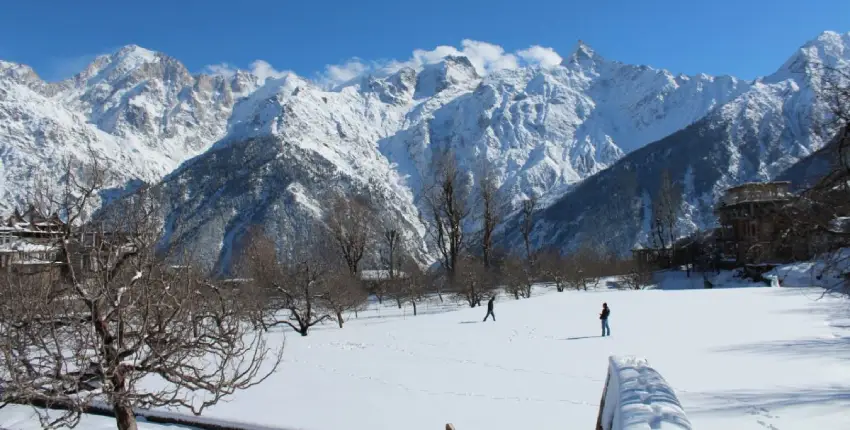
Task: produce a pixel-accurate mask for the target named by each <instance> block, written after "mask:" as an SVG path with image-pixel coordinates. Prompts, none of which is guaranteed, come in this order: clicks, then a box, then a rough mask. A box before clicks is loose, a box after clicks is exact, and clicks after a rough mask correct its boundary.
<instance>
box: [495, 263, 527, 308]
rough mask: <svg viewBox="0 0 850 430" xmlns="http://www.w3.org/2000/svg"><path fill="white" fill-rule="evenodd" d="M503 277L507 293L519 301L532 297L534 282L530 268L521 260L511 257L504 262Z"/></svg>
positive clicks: (502, 266) (502, 267)
mask: <svg viewBox="0 0 850 430" xmlns="http://www.w3.org/2000/svg"><path fill="white" fill-rule="evenodd" d="M501 275H502V277H501V279H502V282H503V283H504V285H505V292H506V293H508V294H510V295H512V296H514V298H515V299H517V300H519V299H521V298H529V297H531V286H532V280H531V277H530V276H529V272H528V267H527V265H526V264H525V263H524V262H523V261H522V259H521V258H518V257H516V256H509V257H507V258H506V259H505V260H504V261H502V265H501Z"/></svg>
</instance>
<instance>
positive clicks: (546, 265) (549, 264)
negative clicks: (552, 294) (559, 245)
mask: <svg viewBox="0 0 850 430" xmlns="http://www.w3.org/2000/svg"><path fill="white" fill-rule="evenodd" d="M566 265H567V262H566V259H565V258H564V256H563V255H562V254H561V252H560V251H559V250H557V249H549V250H546V251H544V252H543V253H541V255H540V256H539V258H538V267H539V268H540V275H541V277H542V278H543V280H544V281H545V282H551V283H553V284H554V285H555V289H556V290H557V291H558V292H559V293H560V292H563V291H564V290H566V289H567V270H566Z"/></svg>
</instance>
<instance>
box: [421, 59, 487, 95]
mask: <svg viewBox="0 0 850 430" xmlns="http://www.w3.org/2000/svg"><path fill="white" fill-rule="evenodd" d="M480 79H481V76H480V75H478V72H477V71H475V66H474V65H473V64H472V62H471V61H470V60H469V58H467V57H465V56H460V55H457V56H455V55H450V56H447V57H446V58H444V59H443V61H440V62H439V63H435V64H428V65H425V66H424V67H423V68H422V71H421V72H420V73H419V76H418V79H417V82H416V92H415V94H414V98H416V99H422V98H427V97H433V96H434V95H436V94H438V93H440V92H442V91H443V90H445V89H447V88H449V87H451V86H455V85H461V84H470V83H472V82H477V81H479V80H480Z"/></svg>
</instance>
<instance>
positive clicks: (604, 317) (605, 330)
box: [599, 303, 611, 337]
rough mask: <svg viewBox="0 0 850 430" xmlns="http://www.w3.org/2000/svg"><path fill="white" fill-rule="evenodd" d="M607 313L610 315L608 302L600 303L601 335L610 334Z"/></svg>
mask: <svg viewBox="0 0 850 430" xmlns="http://www.w3.org/2000/svg"><path fill="white" fill-rule="evenodd" d="M608 315H611V309H609V308H608V303H603V304H602V313H601V314H599V319H600V320H602V336H603V337H605V336H611V327H608Z"/></svg>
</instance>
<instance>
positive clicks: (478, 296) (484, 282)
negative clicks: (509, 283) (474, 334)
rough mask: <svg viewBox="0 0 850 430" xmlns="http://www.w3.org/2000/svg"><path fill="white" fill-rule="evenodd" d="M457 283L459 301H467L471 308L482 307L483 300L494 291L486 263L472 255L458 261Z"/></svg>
mask: <svg viewBox="0 0 850 430" xmlns="http://www.w3.org/2000/svg"><path fill="white" fill-rule="evenodd" d="M457 267H458V272H457V282H456V283H455V285H454V287H455V289H456V292H455V293H456V295H457V297H458V298H459V299H461V300H463V301H466V303H467V304H468V305H469V307H471V308H474V307H476V306H480V305H481V300H482V299H484V298H485V297H486V295H487V294H488V293H490V292H491V291H492V290H493V287H494V284H493V279H492V276H491V273H490V272H489V271H488V270H487V268H486V267H484V262H483V261H482V260H481V259H479V258H476V257H474V256H471V255H465V256H463V258H461V259H460V260H459V261H458V266H457Z"/></svg>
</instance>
